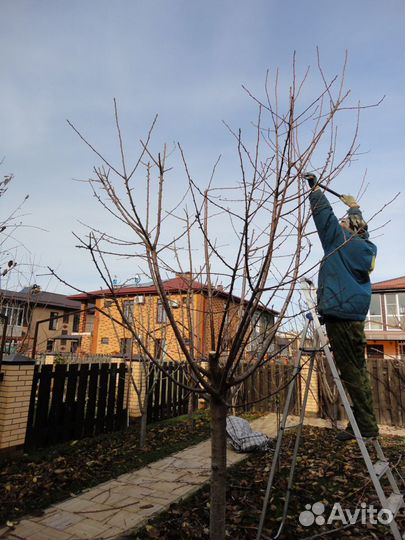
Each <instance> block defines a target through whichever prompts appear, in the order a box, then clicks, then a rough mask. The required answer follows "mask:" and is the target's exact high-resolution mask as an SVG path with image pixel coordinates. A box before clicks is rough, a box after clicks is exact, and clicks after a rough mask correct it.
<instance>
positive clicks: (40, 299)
mask: <svg viewBox="0 0 405 540" xmlns="http://www.w3.org/2000/svg"><path fill="white" fill-rule="evenodd" d="M3 298H4V299H5V300H9V301H14V302H23V303H26V304H33V305H36V306H38V305H40V306H47V307H56V308H65V309H80V302H77V301H75V300H72V299H71V298H69V297H68V296H65V295H64V294H57V293H50V292H46V291H41V292H32V290H30V291H29V292H28V291H8V290H6V289H0V302H1V301H2V300H3Z"/></svg>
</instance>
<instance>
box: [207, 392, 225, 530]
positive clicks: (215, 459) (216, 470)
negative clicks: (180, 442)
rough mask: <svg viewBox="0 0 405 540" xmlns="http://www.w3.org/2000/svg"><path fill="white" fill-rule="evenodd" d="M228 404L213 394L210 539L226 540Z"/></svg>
mask: <svg viewBox="0 0 405 540" xmlns="http://www.w3.org/2000/svg"><path fill="white" fill-rule="evenodd" d="M225 508H226V405H224V403H222V402H221V401H220V400H219V399H217V398H215V397H214V396H211V498H210V540H225Z"/></svg>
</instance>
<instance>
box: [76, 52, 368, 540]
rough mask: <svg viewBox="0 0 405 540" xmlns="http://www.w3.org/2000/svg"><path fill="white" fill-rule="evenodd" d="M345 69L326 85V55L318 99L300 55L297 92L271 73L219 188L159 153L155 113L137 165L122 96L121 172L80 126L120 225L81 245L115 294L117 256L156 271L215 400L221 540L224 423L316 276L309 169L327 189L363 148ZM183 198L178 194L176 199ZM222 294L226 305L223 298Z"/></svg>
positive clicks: (186, 350) (194, 380) (194, 386)
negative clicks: (272, 311) (179, 287)
mask: <svg viewBox="0 0 405 540" xmlns="http://www.w3.org/2000/svg"><path fill="white" fill-rule="evenodd" d="M345 65H346V60H345V62H344V66H343V68H342V71H341V73H340V75H338V76H335V77H333V78H331V79H330V80H327V78H326V76H325V75H324V72H323V70H322V67H321V65H320V62H319V55H318V71H317V74H318V75H317V76H318V79H319V81H320V84H321V87H320V91H319V93H318V95H316V96H315V97H314V96H313V94H312V93H311V95H309V93H308V91H307V89H306V85H305V83H306V82H307V79H308V77H309V70H307V71H306V72H305V73H304V75H303V76H302V77H301V78H299V77H298V76H297V74H296V66H295V58H294V60H293V65H292V76H291V84H290V85H289V88H288V91H287V92H284V91H281V92H280V89H279V74H278V72H276V73H275V74H274V76H273V77H272V78H271V77H270V75H269V74H268V75H267V77H266V84H265V91H264V98H263V99H259V98H257V97H256V96H253V95H252V93H251V92H250V91H249V90H247V89H245V90H246V92H247V93H248V95H249V96H250V98H251V99H253V101H254V103H255V104H256V105H257V118H256V121H255V122H254V124H253V132H254V135H253V136H252V133H251V131H249V130H248V132H247V134H246V135H245V134H242V131H241V130H238V131H235V130H233V129H231V128H230V127H229V126H227V128H228V129H229V132H230V134H231V135H232V137H233V138H234V140H235V149H236V152H235V156H236V159H237V162H238V164H239V174H238V178H236V179H234V180H233V181H228V182H227V183H225V182H224V181H223V180H221V179H220V180H219V182H218V184H215V180H216V178H217V177H218V176H220V174H219V167H220V160H219V159H218V161H217V162H216V163H215V165H214V167H213V170H212V174H211V178H210V180H209V181H208V183H207V184H205V185H201V183H200V182H199V181H197V180H196V179H195V178H194V177H193V174H192V172H191V171H190V169H189V166H188V163H187V159H186V153H185V151H184V150H183V148H182V146H180V145H177V152H175V153H173V152H169V151H168V148H167V147H166V146H164V147H163V149H162V150H161V151H160V152H159V151H154V150H153V148H152V131H153V129H154V128H155V124H156V118H155V120H154V121H153V123H152V126H151V129H150V131H149V133H148V134H147V137H146V139H145V140H141V141H140V151H139V154H138V156H137V158H136V159H135V160H134V162H133V163H132V164H131V165H129V161H128V159H127V157H126V149H125V147H124V142H123V137H122V133H121V128H120V123H119V116H118V111H117V105H116V103H115V101H114V110H115V125H116V130H117V139H118V148H119V156H120V160H119V164H117V165H116V164H113V163H112V162H111V161H110V160H109V159H107V158H106V157H105V156H104V155H102V153H101V152H99V151H98V150H97V149H96V148H94V147H93V146H92V145H91V144H90V142H88V140H87V139H86V138H85V137H84V136H83V135H82V134H81V133H80V132H79V130H78V129H77V128H76V127H75V126H74V125H73V124H72V123H70V122H69V125H70V126H71V127H72V128H73V129H74V130H75V132H76V133H77V134H78V135H79V137H80V138H81V139H82V140H83V141H84V142H85V144H87V146H89V148H90V149H91V150H92V151H93V152H94V153H95V154H96V155H97V156H98V158H99V159H100V160H101V164H100V166H97V167H95V168H94V177H93V178H91V179H89V180H88V183H89V186H90V187H91V189H92V194H93V196H94V197H95V198H96V199H97V201H98V202H99V203H100V205H101V207H102V208H103V209H104V211H105V212H106V215H110V216H112V218H113V219H114V220H115V221H114V223H115V225H114V231H113V232H112V231H106V230H97V229H95V228H93V227H91V226H90V227H89V229H90V230H89V233H88V234H87V235H86V236H84V237H82V239H81V247H83V248H85V249H86V250H88V251H89V252H90V254H91V257H92V260H93V262H94V264H95V265H96V268H97V269H98V271H99V274H100V276H101V277H102V279H103V280H104V282H105V284H106V286H107V287H110V284H111V273H110V270H109V268H110V267H109V260H111V257H113V258H115V259H117V258H122V259H127V260H128V262H129V264H131V267H132V268H133V266H134V263H136V264H138V265H139V267H140V268H142V270H143V271H144V272H145V273H147V274H148V275H149V276H150V279H151V280H152V281H153V284H154V285H155V287H156V290H157V292H158V295H159V300H160V302H161V304H162V306H163V309H164V311H165V313H166V316H167V324H168V325H169V327H170V328H171V331H172V332H173V334H174V336H175V338H176V340H177V343H178V347H179V351H180V353H181V355H182V356H183V358H184V359H185V361H186V362H187V363H188V366H189V372H190V378H189V381H188V382H187V384H185V386H186V387H187V388H188V389H189V390H190V391H194V392H196V393H199V394H207V395H209V399H210V411H211V444H212V474H211V504H210V538H211V539H212V540H223V539H224V537H225V506H226V504H225V503H226V500H225V488H226V430H225V426H226V424H225V422H226V414H227V408H228V406H229V405H230V391H231V389H232V388H235V387H237V386H238V385H240V384H241V383H242V382H243V381H244V380H246V379H247V378H248V377H250V376H251V375H252V374H253V373H254V372H255V371H256V370H257V369H258V368H259V367H260V366H262V365H263V364H264V362H266V361H267V359H268V357H269V351H270V354H271V348H272V344H273V342H274V339H275V334H276V331H277V329H278V327H279V325H280V324H281V323H282V322H284V321H285V320H286V318H287V317H291V316H293V315H292V314H291V313H289V312H288V307H289V304H290V300H291V298H292V295H293V293H294V290H295V288H296V283H297V280H298V279H299V277H300V276H301V275H302V274H303V273H305V272H307V271H309V270H310V269H311V268H310V264H309V263H308V261H309V259H308V256H309V253H310V250H311V243H310V241H309V237H308V232H307V225H308V220H309V211H308V208H309V205H308V203H307V196H308V190H307V186H306V185H305V184H304V183H303V181H302V174H303V173H304V172H305V171H308V170H311V171H315V172H316V173H317V175H318V177H319V178H320V180H321V181H322V182H323V183H325V184H329V183H330V182H332V181H333V180H334V179H335V178H336V176H337V175H338V174H340V173H341V172H342V171H343V170H344V169H345V167H347V165H349V164H350V162H351V161H352V159H353V158H354V157H355V156H356V153H357V151H358V145H357V132H358V114H359V111H360V109H361V108H362V106H361V105H360V104H356V105H354V106H352V105H350V103H348V99H349V94H350V93H349V91H346V90H345V89H344V76H345ZM342 111H346V112H347V111H352V112H353V113H354V120H353V133H352V136H351V139H350V140H346V143H345V144H344V146H343V147H341V145H340V144H338V143H340V141H339V140H338V130H337V120H338V119H339V115H340V113H341V112H342ZM345 120H346V118H345ZM173 150H174V149H173ZM176 157H179V161H180V162H181V164H182V167H183V171H184V173H185V174H184V177H185V178H184V181H183V183H181V181H180V179H179V178H180V177H179V174H178V175H177V176H176V178H175V180H171V175H172V174H173V173H172V168H171V166H169V161H171V160H175V159H176ZM142 178H144V181H142V180H141V179H142ZM181 188H183V189H181ZM173 191H175V192H176V193H177V194H178V195H177V197H176V198H175V200H174V198H173V196H172V194H173ZM312 269H314V267H312ZM178 272H183V273H186V274H187V275H189V276H190V278H189V280H188V281H189V287H188V295H189V298H190V308H189V310H188V313H189V319H188V321H186V322H181V321H179V320H178V317H177V316H176V313H175V310H174V309H173V305H172V304H171V301H170V293H169V292H168V291H167V289H166V288H165V278H166V276H167V275H172V274H173V273H178ZM195 283H198V284H199V287H200V288H201V290H202V291H203V292H204V298H205V301H204V307H203V308H201V306H200V307H196V305H195V303H193V301H192V300H193V298H194V297H195V294H196V293H195V288H196V287H195V286H193V284H195ZM221 287H223V290H224V291H225V293H226V295H225V299H224V296H223V295H220V294H219V291H221ZM218 298H220V299H221V307H220V308H219V303H218ZM273 304H277V306H278V310H279V317H278V319H277V320H276V322H275V323H274V324H271V325H267V326H265V327H264V330H262V331H261V332H257V328H256V323H257V320H258V314H263V313H266V312H267V311H268V310H269V308H270V307H271V306H272V305H273ZM235 306H236V307H235ZM196 310H202V311H203V312H202V317H203V319H204V324H205V329H206V336H207V338H206V339H207V343H198V342H196V341H197V340H196V339H195V335H196V334H195V332H194V330H193V321H195V314H196ZM128 327H129V328H130V327H131V325H130V324H129V325H128ZM259 336H260V339H259ZM133 338H134V341H135V342H136V343H137V345H138V346H139V347H140V349H141V350H142V353H143V354H144V355H145V357H146V358H148V359H149V361H150V362H152V363H154V364H155V365H156V366H157V367H158V368H159V369H162V367H161V366H160V365H159V362H157V361H156V359H155V358H154V354H153V351H152V350H151V349H150V347H149V346H148V345H147V344H146V343H145V341H144V340H142V339H141V338H140V337H139V334H137V332H136V331H133ZM151 341H152V342H153V339H152V340H151ZM246 359H248V362H245V360H246Z"/></svg>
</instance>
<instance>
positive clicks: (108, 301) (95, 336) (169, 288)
mask: <svg viewBox="0 0 405 540" xmlns="http://www.w3.org/2000/svg"><path fill="white" fill-rule="evenodd" d="M164 287H165V291H166V293H167V295H168V300H169V304H170V306H171V309H172V313H173V316H174V318H175V320H176V321H177V322H178V324H179V327H180V328H181V329H182V334H183V335H182V337H183V338H184V340H185V341H186V344H187V346H188V347H192V348H193V349H194V354H195V357H196V358H203V357H206V356H207V354H208V351H209V350H211V348H212V347H211V346H210V335H211V332H210V322H209V319H210V317H209V313H210V312H212V313H213V321H214V331H215V333H216V335H217V332H218V331H219V328H220V325H221V321H222V318H223V315H224V309H225V303H226V302H227V300H228V299H229V294H228V293H227V292H225V291H224V290H223V289H222V288H221V287H216V288H214V290H213V299H212V310H210V308H209V302H210V301H209V296H208V289H207V286H206V285H202V284H201V283H199V282H197V281H194V280H191V279H190V277H189V275H188V274H178V275H177V276H176V277H175V278H172V279H168V280H166V281H164ZM69 298H70V299H72V300H75V301H78V302H81V305H82V309H83V310H86V309H87V308H88V307H89V306H90V305H92V304H94V305H95V308H96V310H95V313H94V316H93V317H94V320H93V322H92V324H91V325H90V323H89V320H88V313H87V312H86V311H84V312H83V313H82V318H81V323H80V325H81V330H83V334H86V335H87V336H88V340H86V341H82V346H81V348H80V351H81V352H83V353H89V354H102V355H117V354H121V355H123V356H128V355H129V354H130V353H131V352H132V354H133V355H134V356H136V355H138V354H140V353H141V352H142V351H141V349H140V347H139V345H138V344H137V343H136V340H134V339H131V332H130V331H129V330H128V329H127V328H124V326H121V324H120V322H121V321H122V316H121V314H120V312H119V310H118V308H117V305H116V302H115V300H116V301H117V302H118V303H119V305H120V306H121V309H122V312H123V314H124V316H125V318H126V319H127V320H132V321H133V328H134V330H135V332H136V333H137V335H138V336H139V337H140V339H142V342H143V343H144V345H145V347H147V349H148V350H149V351H152V352H153V354H154V356H155V358H161V359H163V360H164V359H167V360H169V359H173V360H182V359H183V358H184V354H183V352H182V350H181V348H180V346H179V343H178V340H177V338H176V336H175V335H174V332H173V329H172V328H171V326H170V324H169V323H168V320H167V315H166V312H165V310H164V307H163V305H162V303H161V301H160V298H159V295H158V293H157V290H156V287H155V285H154V284H153V283H149V284H145V285H138V286H135V287H134V286H117V287H115V289H114V294H112V293H111V291H110V290H108V289H107V290H99V291H92V292H89V293H86V294H77V295H73V296H70V297H69ZM240 305H241V300H240V298H238V297H236V296H232V297H231V302H230V309H229V310H228V314H227V327H228V331H227V332H226V333H225V334H224V336H223V343H224V348H225V349H226V344H227V342H228V341H229V338H230V337H231V336H230V334H231V333H232V329H233V328H236V325H237V322H238V319H239V317H240V311H241V310H240ZM276 315H277V312H276V311H274V310H272V309H268V308H265V307H261V308H259V309H258V310H257V315H256V314H255V317H254V321H253V324H252V330H251V339H250V343H249V344H248V347H247V353H246V354H247V355H248V354H249V351H253V350H254V349H257V343H258V341H259V340H263V337H264V335H265V333H266V331H267V329H270V328H271V327H272V325H273V324H274V318H275V316H276ZM86 325H87V327H89V326H91V332H90V335H89V333H88V332H87V333H85V332H84V329H85V327H86Z"/></svg>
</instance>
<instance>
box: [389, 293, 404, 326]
mask: <svg viewBox="0 0 405 540" xmlns="http://www.w3.org/2000/svg"><path fill="white" fill-rule="evenodd" d="M385 313H386V316H387V330H401V329H404V328H405V324H404V322H405V293H399V294H396V293H387V294H385Z"/></svg>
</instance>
